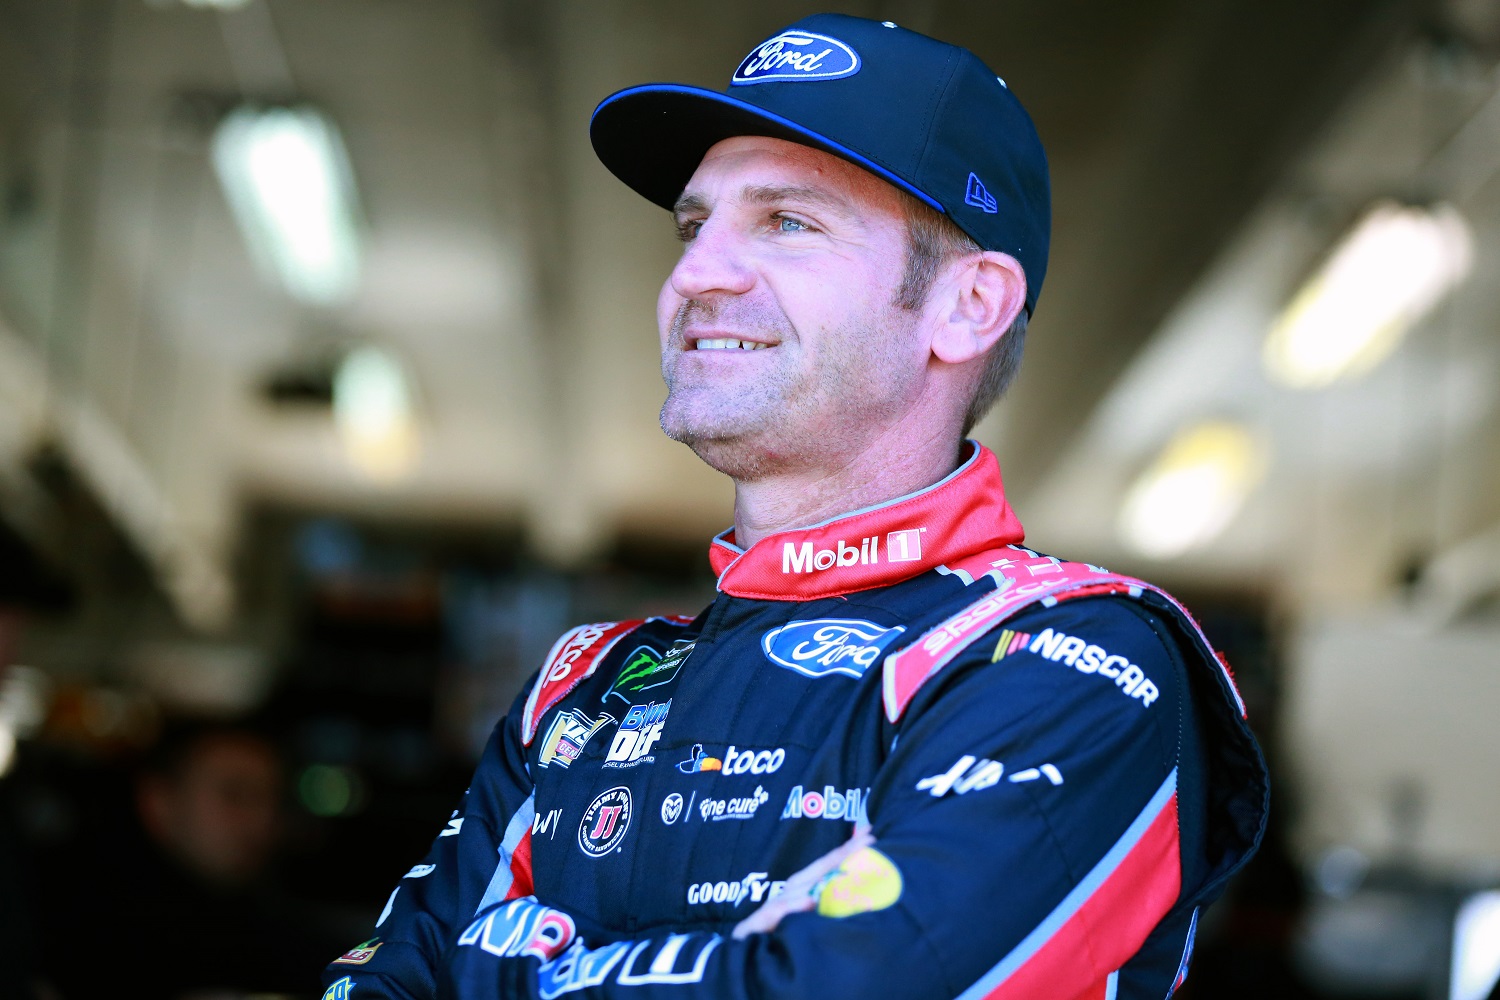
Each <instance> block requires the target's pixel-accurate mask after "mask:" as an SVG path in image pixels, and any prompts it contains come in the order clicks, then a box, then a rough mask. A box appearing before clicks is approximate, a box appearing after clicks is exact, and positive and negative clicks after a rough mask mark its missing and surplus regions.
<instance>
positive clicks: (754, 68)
mask: <svg viewBox="0 0 1500 1000" xmlns="http://www.w3.org/2000/svg"><path fill="white" fill-rule="evenodd" d="M858 72H859V56H858V55H857V54H855V51H854V50H853V49H851V48H850V47H849V46H847V45H845V44H844V43H843V42H841V41H839V40H838V39H837V38H829V37H828V36H827V35H817V34H814V33H812V32H811V31H783V32H782V33H781V34H779V35H777V36H776V37H775V38H769V39H767V40H766V41H764V42H761V43H760V45H758V46H756V48H755V49H754V50H753V51H752V52H751V53H750V54H749V55H748V56H746V57H745V59H744V61H743V62H741V63H740V65H739V68H738V69H736V70H735V71H734V76H732V77H730V79H729V82H730V84H731V85H732V86H737V87H743V86H746V85H748V84H752V83H765V82H767V81H769V80H837V79H839V78H840V77H845V76H853V75H854V74H855V73H858Z"/></svg>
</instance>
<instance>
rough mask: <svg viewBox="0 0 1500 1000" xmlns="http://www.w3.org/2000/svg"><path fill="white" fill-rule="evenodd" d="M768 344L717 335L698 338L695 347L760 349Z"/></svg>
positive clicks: (702, 349) (713, 349)
mask: <svg viewBox="0 0 1500 1000" xmlns="http://www.w3.org/2000/svg"><path fill="white" fill-rule="evenodd" d="M770 346H771V345H770V344H757V343H755V342H754V341H751V340H734V339H732V338H730V337H719V338H717V339H712V340H700V341H698V342H697V349H698V350H700V351H727V350H740V351H760V350H764V349H765V348H767V347H770Z"/></svg>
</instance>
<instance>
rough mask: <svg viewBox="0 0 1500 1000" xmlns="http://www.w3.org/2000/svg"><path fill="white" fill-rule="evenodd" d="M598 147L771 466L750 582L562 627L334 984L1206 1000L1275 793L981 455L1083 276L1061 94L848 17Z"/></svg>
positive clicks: (1188, 636)
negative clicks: (1223, 908)
mask: <svg viewBox="0 0 1500 1000" xmlns="http://www.w3.org/2000/svg"><path fill="white" fill-rule="evenodd" d="M592 138H593V142H594V148H595V150H596V152H597V153H598V154H599V156H600V158H601V159H602V160H603V162H604V163H605V165H606V166H607V167H609V168H610V169H611V170H612V171H613V172H614V173H615V174H616V175H617V176H618V177H620V178H621V179H622V180H624V181H625V182H626V183H627V184H628V185H630V186H631V187H632V188H634V189H635V190H636V191H637V192H638V193H640V194H642V195H644V196H646V197H647V198H648V199H650V200H652V201H653V202H655V203H656V204H658V205H660V206H662V207H664V208H669V209H671V210H672V211H673V213H674V216H675V221H676V225H677V229H678V235H679V238H680V239H681V240H682V242H683V252H682V256H681V258H680V260H679V262H678V264H677V266H676V267H675V269H674V270H673V271H672V273H671V274H670V276H669V277H668V279H667V281H666V284H665V285H664V287H663V288H662V291H661V295H660V298H659V305H658V322H659V326H660V333H661V349H662V368H663V374H664V376H665V379H666V382H667V387H668V397H667V401H666V404H665V405H664V407H663V409H662V414H661V421H662V426H663V429H664V430H665V431H666V432H667V433H668V435H669V436H671V437H672V438H674V439H676V440H678V441H682V442H684V443H686V444H688V445H689V446H690V447H692V448H693V450H694V451H695V452H696V453H697V455H698V456H699V457H700V458H702V459H703V460H704V461H705V462H707V463H708V464H709V465H711V466H712V467H714V468H715V469H717V470H719V471H720V472H723V473H725V474H726V475H728V476H730V478H732V479H733V480H734V482H735V524H734V527H733V529H732V530H731V531H728V532H725V533H724V534H722V535H720V536H719V537H718V538H715V539H714V540H713V543H712V546H711V549H710V553H711V554H710V558H711V561H712V563H713V565H714V568H715V570H716V572H717V573H718V574H719V581H718V589H719V594H718V596H717V597H716V599H715V600H714V602H713V603H712V604H711V605H710V606H709V608H708V609H706V610H705V611H704V612H703V613H702V614H700V615H699V616H698V617H697V618H695V619H693V620H691V621H689V620H687V619H685V618H670V619H669V618H653V619H649V620H645V621H627V622H603V623H597V624H592V625H585V626H580V627H578V628H576V629H574V630H572V631H570V632H568V633H567V634H565V635H564V636H563V637H562V638H560V639H559V640H558V642H557V644H556V645H555V646H554V647H553V650H552V652H551V654H550V655H549V656H548V658H547V659H546V660H545V661H544V663H543V665H542V669H541V671H540V673H539V675H538V677H537V678H536V679H535V681H534V682H533V684H531V685H529V686H528V688H529V690H528V691H526V692H523V694H522V696H521V697H520V698H519V699H518V700H517V702H516V704H515V706H514V707H513V708H512V710H511V712H510V713H509V714H508V715H507V716H506V717H505V718H504V719H503V720H501V722H500V724H499V725H498V727H497V728H496V730H495V734H494V737H493V738H492V740H491V742H490V744H489V746H488V747H487V749H486V751H485V754H484V757H483V759H482V761H481V763H480V765H479V769H478V771H477V772H476V774H475V776H474V780H473V783H472V785H471V786H470V789H469V792H468V794H467V796H466V798H465V799H464V801H463V803H462V804H461V807H460V809H459V810H456V811H455V812H454V813H453V815H452V817H451V818H450V819H449V820H448V822H447V824H446V825H445V826H444V827H443V828H442V829H441V830H440V831H439V833H438V836H437V838H436V840H435V841H434V844H433V847H432V849H431V851H430V853H429V854H428V856H427V857H426V858H425V859H424V860H423V861H422V862H421V863H420V864H418V865H416V866H415V867H413V868H411V869H410V870H409V871H408V872H407V874H406V876H405V877H404V878H403V879H402V880H401V881H400V883H399V884H398V886H397V887H396V889H395V890H394V891H393V892H392V894H391V896H390V899H389V901H388V902H387V904H386V907H385V911H384V912H383V913H382V914H381V916H380V918H379V920H378V922H377V924H376V928H375V934H376V935H377V936H375V937H373V938H371V939H369V940H366V941H364V942H362V943H360V944H359V945H358V946H356V947H354V948H352V949H351V950H350V951H348V952H347V953H345V954H344V955H343V956H341V957H340V958H338V959H336V960H335V961H334V963H333V964H332V965H331V966H330V968H329V970H328V972H327V973H326V980H327V982H328V990H327V992H326V993H325V998H327V1000H362V998H365V997H399V998H403V1000H406V998H414V997H422V998H426V997H432V996H434V995H438V994H442V995H456V996H462V997H474V998H480V997H484V998H490V997H542V998H548V1000H550V998H552V997H557V996H563V995H568V994H573V993H577V994H578V995H580V996H589V997H620V998H622V1000H623V998H635V1000H651V998H662V1000H666V998H682V1000H688V998H698V997H716V998H735V997H743V998H750V997H755V998H770V997H820V998H830V1000H831V998H834V997H844V996H848V997H873V996H881V997H887V996H888V997H933V998H937V997H952V996H955V995H962V996H964V997H980V996H983V997H989V998H1036V997H1056V998H1058V1000H1069V998H1075V997H1076V998H1080V1000H1083V998H1088V1000H1110V998H1116V997H1118V998H1126V997H1129V998H1149V1000H1160V998H1162V997H1166V996H1169V995H1170V994H1171V993H1173V992H1174V991H1175V990H1176V988H1177V987H1178V986H1179V985H1180V984H1181V983H1182V982H1183V980H1184V978H1185V976H1186V974H1187V970H1188V966H1189V962H1190V959H1191V955H1192V947H1193V941H1194V936H1195V933H1196V929H1197V926H1198V918H1199V914H1200V911H1201V908H1202V907H1203V906H1205V905H1207V904H1208V903H1210V902H1212V901H1213V899H1214V898H1216V897H1217V896H1218V894H1219V893H1220V892H1221V891H1222V889H1223V886H1224V884H1225V882H1226V880H1227V879H1228V878H1229V877H1230V876H1231V875H1232V874H1233V873H1234V872H1235V871H1237V870H1238V869H1239V868H1240V866H1241V865H1243V863H1244V861H1245V860H1246V858H1248V856H1249V855H1250V854H1251V853H1252V852H1253V851H1254V849H1255V846H1256V844H1257V843H1258V842H1259V839H1260V836H1261V833H1262V831H1263V828H1264V820H1265V809H1266V794H1267V786H1266V775H1265V770H1264V763H1263V762H1262V760H1261V758H1260V755H1259V752H1258V750H1257V748H1256V746H1255V743H1254V740H1253V738H1252V737H1251V736H1250V733H1249V730H1248V729H1247V728H1246V726H1245V723H1244V718H1243V711H1244V709H1243V703H1242V702H1241V701H1240V699H1239V696H1238V693H1237V692H1236V691H1235V689H1234V686H1233V683H1232V681H1231V680H1230V678H1229V676H1228V673H1227V670H1226V669H1225V668H1224V667H1223V666H1222V665H1221V664H1220V662H1219V661H1218V660H1217V659H1216V656H1215V653H1214V651H1213V650H1212V649H1211V648H1210V647H1209V645H1208V643H1207V640H1206V639H1204V638H1203V636H1202V633H1201V631H1199V630H1198V628H1197V626H1196V624H1195V623H1194V622H1193V621H1192V619H1191V618H1190V617H1189V616H1188V615H1187V613H1186V612H1185V611H1184V610H1183V609H1182V608H1181V606H1180V605H1178V604H1177V603H1176V602H1175V601H1174V600H1173V599H1172V598H1171V597H1170V596H1168V595H1166V594H1165V593H1163V592H1161V591H1159V590H1157V589H1156V588H1153V587H1151V586H1150V585H1149V584H1146V583H1143V582H1141V581H1136V580H1131V579H1128V578H1124V577H1119V576H1117V575H1114V574H1110V573H1109V572H1108V571H1105V570H1102V569H1100V568H1098V567H1095V566H1089V565H1086V564H1081V563H1068V562H1063V561H1061V560H1058V559H1054V558H1050V557H1047V556H1043V555H1040V554H1039V553H1037V552H1035V551H1032V550H1030V549H1027V548H1025V547H1023V546H1022V545H1021V544H1020V543H1021V541H1022V539H1023V532H1022V530H1021V526H1020V523H1019V522H1018V521H1017V519H1016V517H1015V514H1014V513H1013V512H1012V511H1011V509H1010V507H1009V505H1008V503H1007V502H1006V500H1005V497H1004V491H1003V488H1002V486H1001V482H1000V476H999V469H998V466H997V464H996V460H995V457H994V456H993V455H992V454H991V453H990V452H989V451H988V450H987V449H985V448H984V447H982V446H981V445H979V444H977V443H976V442H973V441H966V440H964V438H965V435H967V433H968V432H969V430H970V429H971V428H972V427H973V425H974V423H975V422H976V421H977V420H978V419H979V418H980V416H982V415H983V413H984V411H985V410H986V409H988V407H989V406H990V405H991V404H992V403H993V402H994V401H995V399H996V398H997V397H998V396H999V394H1000V392H1002V391H1003V389H1004V387H1005V385H1006V383H1007V382H1008V381H1009V378H1010V376H1011V375H1012V374H1014V370H1015V367H1016V365H1017V364H1018V363H1019V358H1020V347H1021V341H1022V338H1023V337H1024V335H1025V329H1026V321H1027V317H1028V316H1029V315H1030V312H1031V310H1032V309H1033V308H1034V306H1035V304H1036V301H1037V295H1038V293H1039V291H1040V288H1041V283H1042V277H1043V273H1044V271H1045V267H1046V259H1047V244H1048V239H1049V227H1050V194H1049V190H1048V182H1047V172H1046V161H1045V157H1044V154H1043V152H1042V149H1041V145H1040V141H1039V140H1038V138H1037V136H1036V133H1035V131H1034V129H1033V128H1032V125H1031V122H1030V119H1029V117H1028V116H1027V114H1026V112H1025V111H1024V109H1022V107H1021V106H1020V104H1019V103H1018V102H1017V100H1016V99H1015V98H1014V97H1013V96H1012V95H1011V93H1010V91H1009V89H1008V87H1007V86H1006V84H1005V83H1004V82H1003V81H1001V80H1000V79H999V78H997V77H996V76H995V74H994V73H993V72H992V71H991V70H990V69H988V68H987V67H985V66H984V64H983V63H982V62H980V60H979V59H978V58H977V57H975V56H974V55H973V54H972V53H970V52H968V51H966V50H963V49H959V48H957V47H954V46H951V45H947V44H944V43H942V42H938V41H936V40H933V39H930V38H927V37H925V36H922V35H919V34H916V33H914V32H910V31H906V30H904V29H901V28H899V27H897V26H896V25H895V24H893V23H890V22H884V23H880V22H874V21H867V20H864V19H860V18H853V17H845V16H839V15H826V14H825V15H816V16H814V17H810V18H807V19H805V20H803V21H801V22H798V23H797V24H795V25H793V26H791V27H790V28H788V29H787V30H785V31H783V32H781V33H779V34H777V35H775V36H773V37H772V38H770V39H768V40H766V41H765V42H763V43H761V44H759V45H757V46H756V47H755V48H754V49H752V50H751V52H750V53H749V55H747V56H746V58H745V59H744V60H743V61H742V62H741V63H740V65H739V67H738V68H737V69H736V70H735V72H734V75H733V77H732V78H731V83H730V87H729V89H728V91H727V92H724V93H719V92H714V91H708V90H701V89H698V88H692V87H686V86H680V85H675V84H656V85H647V86H642V87H635V88H631V89H629V90H626V91H622V92H620V93H618V94H615V95H614V96H612V97H610V98H608V99H606V100H605V101H604V102H603V103H602V104H601V105H600V106H599V108H598V109H596V111H595V116H594V119H593V123H592Z"/></svg>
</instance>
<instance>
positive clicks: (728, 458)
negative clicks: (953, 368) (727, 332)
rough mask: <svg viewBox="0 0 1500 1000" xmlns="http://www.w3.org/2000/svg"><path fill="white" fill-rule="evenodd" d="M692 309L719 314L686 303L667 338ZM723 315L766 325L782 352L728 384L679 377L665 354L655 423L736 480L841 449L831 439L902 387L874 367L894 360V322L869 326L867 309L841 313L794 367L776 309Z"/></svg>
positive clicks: (676, 333) (858, 424) (752, 326)
mask: <svg viewBox="0 0 1500 1000" xmlns="http://www.w3.org/2000/svg"><path fill="white" fill-rule="evenodd" d="M756 313H760V314H759V315H757V314H756ZM694 317H695V318H699V319H701V320H704V321H711V320H716V319H723V318H726V317H723V316H721V315H718V310H717V309H716V308H714V307H712V306H705V305H704V304H702V303H699V302H696V301H690V302H688V303H685V304H684V305H683V307H682V308H680V309H679V310H678V312H677V316H676V317H675V318H674V320H673V325H672V331H671V341H670V342H671V343H674V344H681V343H682V337H681V331H682V329H683V328H684V327H685V326H686V324H687V321H688V319H689V318H694ZM910 317H911V313H910V312H908V311H906V310H900V309H893V310H892V311H891V313H890V314H889V316H888V317H885V318H886V319H887V320H888V322H904V321H908V320H909V319H910ZM729 318H731V319H732V320H733V322H731V323H729V324H727V325H728V326H729V329H731V330H739V331H745V332H750V331H758V332H760V333H762V334H767V333H769V334H774V336H775V337H776V338H777V340H778V346H776V347H774V348H771V350H773V351H778V352H781V351H785V352H787V353H786V354H784V355H778V358H779V359H780V363H779V364H777V365H776V366H775V368H773V369H771V370H768V371H762V372H761V373H760V374H759V375H758V376H757V377H756V378H755V379H754V380H753V381H751V380H738V381H736V382H735V383H734V384H732V385H730V384H723V383H721V384H717V385H714V384H700V385H696V386H684V385H682V384H681V383H680V380H679V379H678V377H677V373H676V372H675V371H674V370H673V367H672V365H670V364H669V363H668V362H666V361H664V362H663V365H662V375H663V377H664V379H665V380H666V383H667V399H666V402H664V403H663V404H662V408H661V427H662V430H663V431H664V432H665V433H666V435H667V436H668V437H669V438H671V439H672V440H674V441H679V442H681V443H682V444H685V445H687V446H688V447H689V448H691V449H692V450H693V452H694V454H696V455H697V456H698V458H699V459H701V460H702V461H703V462H704V463H705V464H706V465H708V466H709V467H711V468H713V469H715V470H717V471H719V472H721V473H723V474H724V475H726V476H729V477H730V478H731V479H734V480H736V481H737V482H754V481H756V480H759V479H764V478H766V477H769V476H772V475H775V474H778V473H783V472H787V471H790V470H793V469H800V468H805V467H807V466H808V465H809V461H810V460H816V458H817V457H819V456H822V455H824V454H828V453H833V452H838V451H840V450H841V447H840V446H842V445H847V444H848V443H851V442H853V441H856V440H858V439H859V437H860V435H861V431H866V430H868V429H869V427H870V426H871V425H872V423H873V422H878V421H880V420H881V418H882V417H885V416H888V412H889V397H892V396H899V395H901V390H902V389H903V388H904V386H903V385H902V384H901V383H900V380H898V381H897V383H896V384H894V385H893V384H892V380H891V379H889V378H888V377H887V378H882V377H881V373H882V372H884V373H891V372H898V371H900V370H901V369H902V365H901V359H900V357H899V351H898V350H897V349H896V348H897V342H898V340H899V337H898V336H897V332H896V331H893V330H884V331H882V330H879V329H877V328H876V327H877V326H878V321H876V320H874V319H873V318H872V317H869V316H859V317H850V319H849V321H848V325H847V326H846V327H845V328H844V329H841V330H838V331H832V332H828V333H825V334H823V335H822V336H821V337H820V338H819V341H820V347H821V351H820V355H819V358H818V362H817V367H816V368H815V369H814V370H812V371H807V370H799V368H798V367H797V363H798V360H799V358H800V357H801V356H802V351H803V346H802V345H803V341H802V339H801V338H800V337H799V336H798V334H797V331H796V330H795V329H794V328H793V327H792V325H791V323H790V321H788V320H787V318H786V317H785V315H783V314H781V313H780V312H779V311H778V312H777V313H776V314H775V315H772V316H767V315H765V314H764V313H763V312H762V311H760V310H756V311H755V312H753V313H751V314H741V315H739V316H735V317H729ZM680 357H681V355H679V358H680ZM758 360H760V361H762V362H763V361H766V360H770V359H769V358H763V359H758ZM915 377H916V374H915V372H913V373H912V378H913V379H915ZM834 404H838V405H834Z"/></svg>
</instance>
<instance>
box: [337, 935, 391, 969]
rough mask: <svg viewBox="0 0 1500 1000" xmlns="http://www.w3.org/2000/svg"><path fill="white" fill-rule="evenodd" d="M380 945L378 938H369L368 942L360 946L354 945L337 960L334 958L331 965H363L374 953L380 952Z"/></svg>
mask: <svg viewBox="0 0 1500 1000" xmlns="http://www.w3.org/2000/svg"><path fill="white" fill-rule="evenodd" d="M380 945H381V941H380V938H378V937H377V938H370V940H368V941H365V942H364V943H362V944H357V945H355V946H354V947H353V948H350V949H349V950H348V951H346V952H344V953H343V954H342V955H340V956H339V957H338V958H335V959H334V960H333V964H334V965H364V964H365V963H366V962H368V961H369V960H370V959H372V958H374V957H375V952H377V951H379V950H380Z"/></svg>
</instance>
